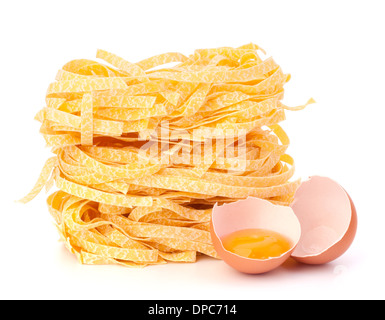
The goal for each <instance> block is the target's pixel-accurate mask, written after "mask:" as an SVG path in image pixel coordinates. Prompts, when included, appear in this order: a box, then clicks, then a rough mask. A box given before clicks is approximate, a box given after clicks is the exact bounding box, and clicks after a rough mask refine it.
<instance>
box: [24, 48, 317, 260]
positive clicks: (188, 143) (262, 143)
mask: <svg viewBox="0 0 385 320" xmlns="http://www.w3.org/2000/svg"><path fill="white" fill-rule="evenodd" d="M259 50H261V51H262V52H264V51H263V50H262V49H260V48H259V47H258V46H257V45H254V44H246V45H244V46H241V47H239V48H230V47H223V48H209V49H199V50H196V51H195V52H194V53H193V54H191V55H189V56H186V55H183V54H181V53H178V52H170V53H162V54H158V55H155V56H153V57H150V58H147V59H143V60H141V61H139V62H137V63H133V62H129V61H127V60H125V59H123V58H121V57H119V56H117V55H115V54H113V53H110V52H108V51H104V50H98V51H97V58H99V59H101V60H102V61H101V62H98V61H93V60H87V59H78V60H73V61H70V62H68V63H67V64H65V65H64V66H63V67H62V69H60V70H59V71H58V73H57V75H56V81H55V82H53V83H51V84H50V85H49V87H48V90H47V93H46V105H45V106H44V107H43V108H42V109H41V110H40V111H39V112H38V113H37V114H36V117H35V119H36V120H38V121H39V122H41V129H40V132H41V134H42V135H43V137H44V138H45V141H46V143H47V145H48V146H50V147H52V152H53V153H54V156H53V157H52V158H50V159H48V160H47V162H46V164H45V165H44V168H43V170H42V172H41V175H40V178H39V179H38V181H37V183H36V185H35V186H34V188H33V189H32V191H31V192H30V193H29V194H28V195H27V196H25V197H24V198H23V199H22V200H21V202H23V203H26V202H28V201H30V200H32V199H33V198H34V197H35V196H36V195H37V194H38V193H39V192H40V191H41V190H42V189H43V188H44V186H46V188H47V189H49V188H50V187H51V186H52V185H53V184H55V186H56V188H57V189H58V190H57V191H55V192H54V193H52V194H51V195H49V196H48V199H47V204H48V209H49V212H50V213H51V215H52V216H53V218H54V220H55V223H56V226H57V229H58V232H59V234H60V235H61V239H62V240H63V243H64V245H65V246H66V248H68V250H69V251H70V252H72V253H73V254H74V255H76V257H77V258H78V260H79V262H81V263H84V264H118V265H122V266H126V267H144V266H148V265H154V264H163V263H167V262H189V263H191V262H195V261H196V259H197V257H198V256H199V255H201V254H204V255H208V256H210V257H213V258H218V256H217V253H216V252H215V250H214V247H213V245H212V243H211V238H210V219H211V210H212V207H213V205H214V204H215V203H218V204H223V203H229V202H234V201H237V200H239V199H244V198H246V197H248V196H254V197H259V198H263V199H267V200H269V201H272V202H273V203H278V204H281V205H289V204H290V202H291V200H292V197H293V194H294V192H295V191H296V189H297V187H298V185H299V181H298V180H291V179H292V178H293V175H294V170H295V164H294V159H293V158H292V157H291V156H289V155H288V154H287V153H286V151H287V148H288V147H289V143H290V141H289V137H288V136H287V135H286V133H285V131H284V130H283V128H282V127H281V126H280V125H279V123H280V122H282V121H283V120H285V112H286V111H294V110H302V109H303V108H305V107H306V106H307V105H308V104H310V103H314V100H312V99H310V100H309V101H308V102H307V103H306V104H304V105H300V106H298V107H289V106H286V105H284V104H283V103H282V102H281V100H282V98H283V93H284V89H283V87H284V85H285V83H286V82H287V81H289V80H290V75H288V74H285V73H284V72H283V71H282V69H281V67H280V66H279V65H278V64H277V63H276V62H275V61H274V60H273V59H272V58H268V59H265V60H263V59H262V58H261V57H260V56H259ZM170 63H172V66H170V65H169V64H170Z"/></svg>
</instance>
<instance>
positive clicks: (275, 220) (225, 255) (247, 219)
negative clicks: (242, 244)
mask: <svg viewBox="0 0 385 320" xmlns="http://www.w3.org/2000/svg"><path fill="white" fill-rule="evenodd" d="M243 229H267V230H271V231H275V232H278V233H280V234H281V235H283V236H285V237H286V238H287V239H288V240H289V241H290V243H291V248H290V249H289V250H288V251H287V252H285V253H283V254H282V255H280V256H279V257H272V258H269V259H263V260H260V259H250V258H246V257H242V256H240V255H237V254H235V253H232V252H230V251H228V250H226V249H225V248H224V247H223V244H222V240H221V239H222V238H223V237H224V236H226V235H228V234H230V233H232V232H235V231H238V230H243ZM210 230H211V239H212V242H213V244H214V248H215V250H216V252H217V253H218V255H219V257H220V258H221V259H222V260H223V261H224V262H225V263H227V264H228V265H230V266H231V267H233V268H234V269H236V270H238V271H241V272H244V273H249V274H258V273H264V272H268V271H271V270H273V269H275V268H277V267H278V266H280V265H281V264H282V263H283V262H285V260H286V259H288V258H289V257H290V255H291V253H292V252H293V250H294V249H295V247H296V245H297V243H298V241H299V239H300V236H301V227H300V223H299V221H298V218H297V217H296V215H295V214H294V212H293V210H292V209H291V208H290V207H285V206H279V205H274V204H272V203H271V202H269V201H267V200H262V199H259V198H254V197H248V198H247V199H245V200H240V201H237V202H234V203H230V204H224V205H222V206H218V205H217V204H216V205H215V206H214V208H213V211H212V219H211V228H210Z"/></svg>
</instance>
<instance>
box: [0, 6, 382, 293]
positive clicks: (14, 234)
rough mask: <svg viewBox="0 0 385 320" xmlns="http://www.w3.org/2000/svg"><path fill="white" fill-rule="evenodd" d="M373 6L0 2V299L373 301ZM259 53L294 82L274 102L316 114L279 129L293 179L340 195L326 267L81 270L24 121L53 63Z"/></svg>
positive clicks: (377, 127) (378, 76) (377, 237)
mask: <svg viewBox="0 0 385 320" xmlns="http://www.w3.org/2000/svg"><path fill="white" fill-rule="evenodd" d="M384 11H385V10H384V1H381V0H379V1H375V0H366V1H354V0H350V1H343V0H338V1H325V0H324V1H256V0H255V1H242V0H233V1H225V0H222V1H214V0H205V1H200V0H194V1H166V0H162V1H143V0H141V1H128V0H127V1H114V0H109V1H70V0H66V1H37V0H35V1H2V2H1V5H0V33H1V42H0V47H1V50H0V58H1V68H0V72H1V73H0V84H1V86H0V90H1V102H0V103H1V127H0V128H1V138H2V139H1V145H0V146H1V151H0V153H1V158H0V161H1V192H0V197H1V202H0V204H1V212H0V215H1V220H0V228H1V229H0V298H2V299H286V298H290V299H384V298H385V288H384V286H385V275H384V264H385V257H384V252H385V251H384V243H385V240H384V235H385V231H384V225H385V210H384V201H383V200H384V197H385V195H384V180H385V179H384V178H385V175H384V141H383V140H384V137H385V135H384V131H383V128H384V126H383V123H384V121H383V119H384V116H385V111H384V110H385V109H384V108H385V105H384V90H385V79H384V74H385V67H384V66H385V63H384V57H385V47H384V31H385V22H384V21H385V19H384V17H383V14H384ZM249 42H254V43H257V44H259V45H260V46H261V47H262V48H264V49H265V50H266V51H267V55H268V56H273V58H274V59H275V61H276V62H277V63H279V64H280V65H281V66H282V68H283V70H284V72H286V73H291V74H292V80H291V81H290V82H289V83H288V84H287V85H286V86H285V92H286V95H285V99H284V102H285V103H287V104H289V105H293V106H294V105H298V104H302V103H304V102H306V101H307V100H308V98H310V97H313V98H314V99H315V100H316V101H317V104H314V105H311V106H309V107H308V108H307V109H305V110H304V111H300V112H288V113H287V120H286V121H285V122H284V123H283V124H282V125H283V127H284V128H285V130H286V131H287V133H288V135H289V137H290V138H291V146H290V148H289V153H290V154H291V155H292V156H293V157H294V158H295V160H296V164H297V173H296V176H297V177H301V178H303V179H306V178H307V177H308V176H310V175H325V176H329V177H331V178H333V179H334V180H336V181H338V182H339V183H340V184H341V185H342V186H343V187H344V188H345V189H346V190H347V191H348V193H349V194H350V195H351V197H352V198H353V201H354V202H355V204H356V207H357V211H358V219H359V225H358V233H357V236H356V239H355V242H354V243H353V245H352V247H351V248H350V250H349V251H348V252H347V253H346V254H345V255H344V256H342V257H341V258H339V259H337V260H335V261H334V262H332V263H329V264H327V265H323V266H305V265H296V264H295V263H293V261H288V262H287V263H285V265H284V266H282V267H280V268H279V269H277V270H275V271H273V272H271V273H267V274H264V275H258V276H250V275H244V274H240V273H238V272H236V271H234V270H232V269H230V268H229V267H228V266H227V265H225V264H224V263H223V262H222V261H217V260H213V259H210V258H202V259H200V260H199V261H198V262H197V263H195V264H167V265H161V266H154V267H148V268H145V269H139V270H136V269H126V268H123V267H119V266H84V265H80V264H79V263H78V262H77V260H76V259H75V257H74V256H72V255H71V254H70V253H68V252H67V251H66V249H65V248H64V246H63V245H62V244H61V243H60V242H59V241H58V239H59V236H58V234H57V232H56V229H55V227H54V224H53V221H52V219H51V217H50V215H49V213H48V211H47V208H46V205H45V198H46V195H45V194H44V192H43V193H42V194H40V195H39V196H38V197H37V198H36V199H35V200H34V201H33V202H31V203H30V204H28V205H25V206H23V205H21V204H16V203H14V200H16V199H19V198H21V197H22V196H24V195H25V194H26V193H27V192H28V191H29V190H30V188H31V187H32V186H33V184H34V183H35V180H36V178H37V177H38V174H39V172H40V169H41V168H42V166H43V163H44V161H45V160H46V159H47V158H48V157H49V156H50V151H49V150H48V149H47V148H45V147H44V145H45V143H44V141H43V138H42V137H41V136H40V135H39V133H38V130H39V123H37V122H36V121H34V120H33V117H34V115H35V114H36V112H37V111H38V110H39V109H40V108H42V107H43V106H44V95H45V91H46V89H47V86H48V84H49V83H50V82H52V81H53V80H54V76H55V74H56V72H57V70H58V69H60V67H61V66H62V65H63V64H64V63H66V62H68V61H70V60H72V59H78V58H86V59H94V58H95V54H96V50H97V49H98V48H100V49H105V50H108V51H111V52H114V53H116V54H118V55H120V56H122V57H124V58H126V59H127V60H129V61H131V62H136V61H139V60H141V59H143V58H147V57H150V56H152V55H155V54H159V53H163V52H167V51H179V52H182V53H184V54H190V53H192V52H193V50H194V49H197V48H208V47H218V46H234V47H235V46H240V45H242V44H246V43H249Z"/></svg>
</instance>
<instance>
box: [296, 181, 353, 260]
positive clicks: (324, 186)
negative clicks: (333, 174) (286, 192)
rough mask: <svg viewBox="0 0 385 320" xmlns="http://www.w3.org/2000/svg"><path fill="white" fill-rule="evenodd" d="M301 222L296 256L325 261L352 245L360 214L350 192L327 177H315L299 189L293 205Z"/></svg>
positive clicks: (303, 258) (302, 258)
mask: <svg viewBox="0 0 385 320" xmlns="http://www.w3.org/2000/svg"><path fill="white" fill-rule="evenodd" d="M290 207H291V208H292V209H293V211H294V213H295V214H296V216H297V217H298V220H299V221H300V224H301V238H300V240H299V242H298V245H297V247H296V248H295V250H294V251H293V253H292V257H293V258H294V259H295V260H297V261H300V262H302V263H307V264H323V263H327V262H330V261H333V260H334V259H336V258H338V257H340V256H341V255H342V254H343V253H345V251H346V250H347V249H348V248H349V247H350V245H351V244H352V242H353V240H354V237H355V234H356V230H357V213H356V209H355V207H354V204H353V201H352V200H351V198H350V196H349V195H348V194H347V193H346V191H345V190H344V189H343V188H342V187H341V186H340V185H339V184H338V183H337V182H335V181H333V180H332V179H330V178H327V177H320V176H313V177H310V179H309V180H308V181H304V182H303V183H302V184H301V185H300V187H299V188H298V189H297V191H296V193H295V196H294V201H293V202H292V204H291V206H290Z"/></svg>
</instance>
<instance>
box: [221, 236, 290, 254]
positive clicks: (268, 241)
mask: <svg viewBox="0 0 385 320" xmlns="http://www.w3.org/2000/svg"><path fill="white" fill-rule="evenodd" d="M221 240H222V244H223V247H224V248H225V249H226V250H227V251H230V252H232V253H235V254H237V255H239V256H242V257H246V258H250V259H261V260H263V259H268V258H273V257H279V256H280V255H282V254H283V253H285V252H287V251H288V250H290V248H291V244H290V241H289V240H288V239H286V237H284V236H282V235H281V234H279V233H278V232H275V231H271V230H265V229H244V230H238V231H235V232H233V233H230V234H228V235H226V236H224V237H223V238H222V239H221Z"/></svg>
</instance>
